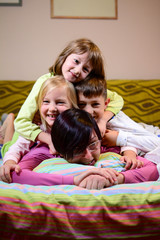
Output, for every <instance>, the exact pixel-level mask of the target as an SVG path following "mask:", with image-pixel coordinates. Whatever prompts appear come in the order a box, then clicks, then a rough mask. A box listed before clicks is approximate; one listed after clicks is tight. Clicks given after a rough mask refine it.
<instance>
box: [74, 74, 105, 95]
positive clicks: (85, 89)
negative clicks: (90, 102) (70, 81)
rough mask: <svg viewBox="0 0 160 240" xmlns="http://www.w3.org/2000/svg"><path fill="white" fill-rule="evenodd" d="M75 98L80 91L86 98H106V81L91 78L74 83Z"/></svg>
mask: <svg viewBox="0 0 160 240" xmlns="http://www.w3.org/2000/svg"><path fill="white" fill-rule="evenodd" d="M75 90H76V93H77V98H78V97H79V93H82V94H83V95H84V97H86V98H92V97H97V96H98V97H99V96H103V97H104V100H106V99H107V83H106V80H105V79H99V78H91V79H88V80H86V81H81V82H78V83H76V84H75Z"/></svg>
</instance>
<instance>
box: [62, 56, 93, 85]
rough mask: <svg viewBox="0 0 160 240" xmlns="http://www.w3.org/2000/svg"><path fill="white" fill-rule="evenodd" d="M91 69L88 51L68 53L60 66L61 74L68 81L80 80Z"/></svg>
mask: <svg viewBox="0 0 160 240" xmlns="http://www.w3.org/2000/svg"><path fill="white" fill-rule="evenodd" d="M91 71H92V66H91V64H90V62H89V61H88V53H83V54H80V55H78V54H74V53H73V54H70V55H69V56H68V57H67V58H66V60H65V62H64V63H63V66H62V74H63V76H64V78H65V79H66V80H68V81H69V82H80V81H81V80H83V79H85V78H86V77H87V76H88V74H89V73H90V72H91Z"/></svg>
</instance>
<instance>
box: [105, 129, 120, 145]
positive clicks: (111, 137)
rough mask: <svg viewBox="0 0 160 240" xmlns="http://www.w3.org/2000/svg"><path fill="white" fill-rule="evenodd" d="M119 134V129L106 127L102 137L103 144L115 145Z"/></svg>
mask: <svg viewBox="0 0 160 240" xmlns="http://www.w3.org/2000/svg"><path fill="white" fill-rule="evenodd" d="M118 134H119V133H118V131H115V130H109V129H106V131H105V134H104V136H103V138H102V145H103V146H106V147H115V146H116V142H117V137H118Z"/></svg>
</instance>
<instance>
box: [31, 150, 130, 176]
mask: <svg viewBox="0 0 160 240" xmlns="http://www.w3.org/2000/svg"><path fill="white" fill-rule="evenodd" d="M119 158H120V155H119V154H117V153H112V152H107V153H103V154H101V155H100V158H99V160H98V161H97V162H96V163H95V165H94V166H88V165H82V164H77V163H69V162H68V161H67V160H65V159H63V158H51V159H47V160H44V161H43V162H41V163H40V164H39V165H38V166H37V167H36V168H35V169H34V170H33V171H35V172H38V173H55V174H61V175H73V176H76V175H78V174H80V173H81V172H83V171H86V170H88V169H90V168H94V167H98V168H101V167H103V168H114V169H115V170H117V171H118V172H121V171H122V170H125V168H124V166H125V163H122V162H121V161H120V160H119Z"/></svg>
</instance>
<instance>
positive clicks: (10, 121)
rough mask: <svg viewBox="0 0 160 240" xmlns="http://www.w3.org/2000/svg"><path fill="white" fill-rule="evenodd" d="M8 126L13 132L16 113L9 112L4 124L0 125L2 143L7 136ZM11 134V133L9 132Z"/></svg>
mask: <svg viewBox="0 0 160 240" xmlns="http://www.w3.org/2000/svg"><path fill="white" fill-rule="evenodd" d="M7 128H8V129H10V131H11V132H12V128H14V113H9V114H8V116H7V118H6V119H5V121H4V122H3V125H2V126H1V127H0V143H1V142H2V143H3V141H4V139H5V137H6V132H7V134H8V131H7ZM9 135H10V133H9Z"/></svg>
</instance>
